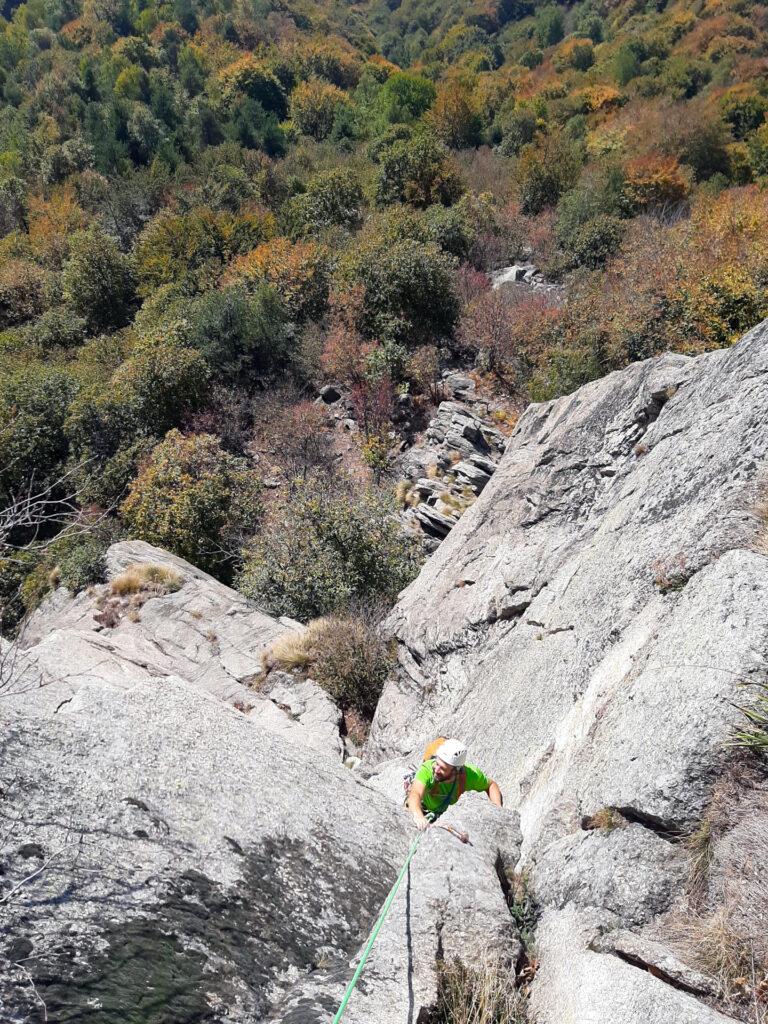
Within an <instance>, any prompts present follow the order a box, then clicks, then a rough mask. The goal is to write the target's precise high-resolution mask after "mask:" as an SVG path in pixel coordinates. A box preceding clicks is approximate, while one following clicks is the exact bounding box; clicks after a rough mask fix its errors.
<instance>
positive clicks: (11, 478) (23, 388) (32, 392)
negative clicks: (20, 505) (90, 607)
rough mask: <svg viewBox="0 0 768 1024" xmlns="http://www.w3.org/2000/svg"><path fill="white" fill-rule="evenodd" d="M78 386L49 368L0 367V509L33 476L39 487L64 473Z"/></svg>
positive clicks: (34, 365) (63, 373)
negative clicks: (69, 423) (68, 421)
mask: <svg viewBox="0 0 768 1024" xmlns="http://www.w3.org/2000/svg"><path fill="white" fill-rule="evenodd" d="M77 389H78V385H77V381H76V379H75V377H74V376H73V375H72V374H70V373H68V372H67V371H65V370H62V369H58V368H56V367H54V366H48V365H44V364H41V363H33V362H30V363H28V364H27V365H26V366H24V367H23V368H21V369H11V370H10V371H8V372H5V373H4V372H2V370H1V369H0V508H4V507H5V506H6V505H7V503H8V500H9V495H10V494H11V493H17V492H19V491H20V490H23V489H24V488H25V487H26V486H28V485H29V483H30V482H31V480H32V478H34V481H35V484H34V486H35V489H36V490H38V491H39V490H40V489H42V488H44V487H45V486H46V485H47V484H49V483H52V482H53V481H54V479H55V478H56V477H57V476H58V475H60V474H61V472H62V471H63V466H64V462H65V460H66V457H67V451H68V444H67V438H66V435H65V429H64V426H65V420H66V417H67V412H68V409H69V405H70V403H71V401H72V400H73V399H74V397H75V395H76V394H77Z"/></svg>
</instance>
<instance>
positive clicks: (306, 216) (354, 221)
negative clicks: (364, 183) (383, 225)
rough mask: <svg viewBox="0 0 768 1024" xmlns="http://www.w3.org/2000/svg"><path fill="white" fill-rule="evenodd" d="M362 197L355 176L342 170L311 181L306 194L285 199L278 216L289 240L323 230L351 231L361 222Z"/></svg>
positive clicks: (333, 171) (328, 172)
mask: <svg viewBox="0 0 768 1024" xmlns="http://www.w3.org/2000/svg"><path fill="white" fill-rule="evenodd" d="M364 206H365V198H364V196H363V190H362V188H361V187H360V182H359V181H358V179H357V177H356V175H355V174H353V173H352V171H348V170H345V169H342V168H339V169H336V170H332V171H325V172H324V173H322V174H318V175H316V176H315V177H314V178H312V179H311V180H310V181H309V183H308V185H307V189H306V192H303V193H302V194H301V195H298V196H294V197H293V198H291V199H289V200H288V201H287V202H286V203H285V205H284V206H283V211H282V216H283V219H284V221H285V224H286V227H287V233H288V234H289V235H290V237H292V238H294V239H296V238H300V237H302V236H306V235H312V234H317V233H319V232H321V231H323V230H325V229H326V228H331V227H343V228H347V230H350V231H351V230H353V229H354V228H357V227H359V226H360V224H361V222H362V219H363V209H364Z"/></svg>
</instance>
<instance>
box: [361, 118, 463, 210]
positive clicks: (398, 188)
mask: <svg viewBox="0 0 768 1024" xmlns="http://www.w3.org/2000/svg"><path fill="white" fill-rule="evenodd" d="M463 191H464V185H463V183H462V181H461V178H460V177H459V174H458V172H457V170H456V168H455V167H454V165H453V163H452V162H451V159H450V157H449V154H448V150H447V148H446V147H445V146H444V145H443V144H442V143H441V142H438V141H437V139H435V138H434V137H433V136H431V135H427V134H420V135H417V136H416V137H415V138H413V139H402V140H400V141H398V142H395V143H393V144H392V145H391V146H390V147H389V148H388V149H386V150H384V152H383V153H382V154H381V158H380V161H379V174H378V180H377V182H376V200H377V202H378V203H380V204H382V205H384V204H387V203H412V204H413V205H414V206H420V207H426V206H432V205H433V204H434V203H441V204H442V205H443V206H450V204H451V203H454V202H455V201H456V200H457V199H458V198H459V196H460V195H461V194H462V192H463Z"/></svg>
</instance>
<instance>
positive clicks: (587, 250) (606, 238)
mask: <svg viewBox="0 0 768 1024" xmlns="http://www.w3.org/2000/svg"><path fill="white" fill-rule="evenodd" d="M623 235H624V222H623V221H621V220H619V218H618V217H611V216H610V215H608V214H600V215H599V216H597V217H594V218H593V219H592V220H588V221H587V222H586V224H583V225H582V226H581V227H580V228H579V230H578V231H577V232H576V234H575V235H574V237H573V240H572V242H571V247H570V252H571V256H572V258H573V262H574V264H575V265H576V266H579V267H589V268H590V269H591V270H597V269H599V268H600V267H602V266H604V265H605V263H606V261H607V260H608V259H610V257H611V256H613V254H614V253H615V252H616V251H617V249H618V248H619V245H620V244H621V239H622V237H623Z"/></svg>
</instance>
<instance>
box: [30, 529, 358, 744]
mask: <svg viewBox="0 0 768 1024" xmlns="http://www.w3.org/2000/svg"><path fill="white" fill-rule="evenodd" d="M145 564H149V565H157V566H161V567H163V568H165V569H168V570H171V571H173V572H175V573H177V574H178V577H179V578H180V580H181V586H180V587H179V589H178V590H176V591H175V592H173V593H167V594H161V595H159V596H152V597H151V598H150V599H149V600H147V601H146V602H145V603H144V604H143V605H141V607H140V608H138V609H136V608H132V607H131V606H130V603H129V601H128V600H127V599H126V600H124V601H122V602H119V601H118V602H116V604H115V608H116V611H115V614H114V615H113V617H112V619H110V620H108V623H113V624H106V625H105V624H104V616H103V615H102V613H101V611H100V608H101V607H102V606H103V604H104V599H105V598H108V595H109V584H106V585H101V586H97V587H93V588H90V589H89V590H88V591H84V592H81V593H80V594H78V595H77V596H76V597H74V598H73V597H72V596H71V595H70V594H69V592H68V591H67V590H65V589H64V588H60V589H59V590H57V591H56V592H55V593H54V594H52V595H51V597H49V598H48V599H47V600H46V601H44V602H43V604H42V605H41V607H40V608H39V609H38V610H37V612H35V614H34V615H33V616H32V619H31V621H30V623H29V625H28V627H27V628H26V629H25V631H24V634H23V637H22V641H21V647H22V651H23V657H24V662H25V663H26V666H27V672H28V675H35V674H36V675H37V676H38V677H39V679H40V681H42V682H44V683H45V684H46V685H45V687H44V691H43V692H42V694H41V697H42V698H45V699H47V700H48V703H49V706H50V707H51V708H54V707H56V706H57V705H58V704H59V703H60V701H62V700H66V699H68V698H69V697H70V696H71V695H72V693H74V692H76V690H77V689H79V688H80V687H81V686H83V685H86V684H88V683H93V682H99V681H107V682H108V684H109V685H110V686H117V687H131V686H134V685H135V684H136V683H139V682H144V681H150V680H156V679H162V678H165V677H167V676H171V675H174V676H180V677H181V678H183V679H185V680H187V681H188V682H189V683H190V684H191V685H193V686H194V687H196V688H197V689H199V690H200V691H202V692H204V693H208V694H211V695H212V696H215V697H218V698H220V699H222V700H226V701H229V702H230V703H235V702H238V703H240V704H247V705H251V706H252V707H253V709H254V712H255V711H256V710H257V709H258V711H260V712H261V714H262V716H266V719H269V718H272V719H274V721H275V722H279V724H280V730H279V731H281V732H285V731H286V730H290V729H292V728H293V727H294V725H295V724H296V723H299V724H300V722H301V716H297V715H296V716H295V715H292V714H290V713H284V714H283V715H282V719H284V721H282V722H280V715H279V714H278V715H277V716H275V714H274V712H275V708H270V707H267V704H268V703H270V702H269V701H268V700H267V698H266V696H265V695H260V694H258V693H255V692H254V691H253V690H251V689H249V688H248V685H247V684H248V682H249V680H251V679H252V678H253V677H254V676H256V675H257V674H258V673H259V672H260V671H261V668H262V662H261V658H262V654H263V653H264V651H265V650H266V649H267V647H269V645H270V644H271V643H272V642H273V641H274V640H276V639H277V637H279V636H281V635H283V634H284V633H286V632H287V631H289V630H291V629H299V628H301V627H300V626H299V624H298V623H295V622H292V621H291V620H289V619H274V618H272V617H271V616H269V615H265V614H264V613H263V612H261V611H259V610H258V609H256V608H254V607H253V605H251V604H250V603H249V602H248V601H246V600H245V598H243V596H242V595H241V594H238V593H237V591H235V590H232V589H231V588H230V587H226V586H224V584H222V583H219V582H218V580H215V579H214V578H213V577H212V576H209V575H208V574H207V573H204V572H202V571H201V570H200V569H197V568H196V567H195V566H193V565H190V563H189V562H185V561H184V559H182V558H178V557H177V556H176V555H172V554H169V552H167V551H163V550H161V549H160V548H156V547H153V546H152V545H151V544H145V543H144V542H143V541H122V542H120V543H119V544H114V545H113V546H112V547H111V548H110V549H109V551H108V552H107V567H108V578H109V580H112V579H114V578H116V577H118V576H119V575H120V574H121V573H123V572H124V571H125V570H126V569H128V568H130V567H131V566H135V565H145ZM110 600H111V599H110ZM328 714H330V712H328ZM327 717H328V715H326V718H327ZM337 740H338V736H337V737H336V740H334V742H333V743H332V744H331V748H335V746H336V745H337ZM312 745H314V746H317V743H314V744H312Z"/></svg>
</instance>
